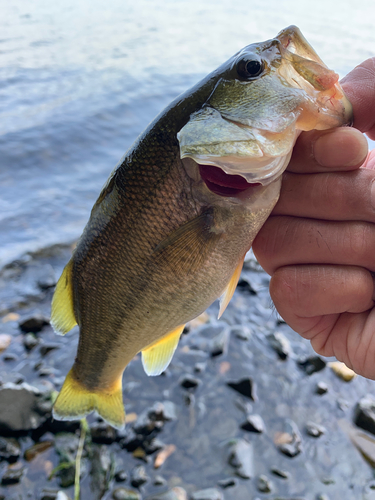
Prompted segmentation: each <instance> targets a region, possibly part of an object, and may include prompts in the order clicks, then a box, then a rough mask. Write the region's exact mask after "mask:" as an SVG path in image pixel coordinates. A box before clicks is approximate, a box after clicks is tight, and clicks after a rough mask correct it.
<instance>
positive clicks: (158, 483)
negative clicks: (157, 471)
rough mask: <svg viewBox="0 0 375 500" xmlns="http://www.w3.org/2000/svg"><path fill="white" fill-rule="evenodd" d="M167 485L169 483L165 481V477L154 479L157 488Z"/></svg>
mask: <svg viewBox="0 0 375 500" xmlns="http://www.w3.org/2000/svg"><path fill="white" fill-rule="evenodd" d="M166 483H167V481H166V480H165V479H164V477H163V476H160V475H158V476H155V478H154V485H155V486H164V484H166Z"/></svg>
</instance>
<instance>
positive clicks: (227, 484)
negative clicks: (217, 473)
mask: <svg viewBox="0 0 375 500" xmlns="http://www.w3.org/2000/svg"><path fill="white" fill-rule="evenodd" d="M217 484H218V486H220V488H223V490H225V489H226V488H231V487H232V486H237V484H238V480H237V479H236V478H234V477H228V479H220V480H219V481H218V482H217Z"/></svg>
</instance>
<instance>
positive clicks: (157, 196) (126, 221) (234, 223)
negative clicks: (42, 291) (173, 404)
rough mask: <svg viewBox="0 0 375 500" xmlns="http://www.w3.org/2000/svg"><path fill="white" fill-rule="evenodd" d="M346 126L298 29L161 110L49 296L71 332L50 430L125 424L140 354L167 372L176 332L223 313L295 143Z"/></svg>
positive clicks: (330, 77)
mask: <svg viewBox="0 0 375 500" xmlns="http://www.w3.org/2000/svg"><path fill="white" fill-rule="evenodd" d="M350 121H351V106H350V103H349V102H348V100H347V99H346V97H345V96H344V94H343V91H342V89H341V87H340V85H339V84H338V75H337V74H336V73H334V72H333V71H331V70H329V69H328V68H327V67H326V66H325V64H324V63H323V62H322V61H321V59H320V58H319V57H318V55H317V54H316V53H315V51H314V50H313V48H312V47H311V46H310V45H309V44H308V42H307V41H306V40H305V39H304V38H303V36H302V34H301V32H300V31H299V30H298V28H296V27H294V26H291V27H289V28H287V29H285V30H283V31H281V32H280V33H279V34H278V35H277V37H276V38H274V39H272V40H268V41H266V42H263V43H255V44H252V45H248V46H247V47H245V48H244V49H243V50H241V51H240V52H238V53H237V54H235V55H234V56H233V57H232V58H230V59H229V60H228V61H227V62H226V63H224V64H223V65H222V66H220V67H219V68H218V69H217V70H216V71H214V72H213V73H211V74H209V75H208V76H207V77H206V78H204V79H203V80H202V81H201V82H199V83H198V84H197V85H195V86H194V87H193V88H192V89H190V90H189V91H187V92H186V93H184V94H182V95H181V96H180V97H178V98H177V99H176V100H175V101H173V102H172V103H171V104H170V105H169V106H168V107H167V108H166V109H165V110H164V111H163V112H162V113H161V114H160V115H159V116H158V117H157V118H156V119H155V120H154V121H153V122H152V123H151V124H150V125H149V126H148V128H147V129H146V130H145V132H144V133H143V134H141V136H140V137H139V138H138V139H137V141H136V142H135V144H134V145H133V146H132V147H131V148H130V149H129V151H128V152H127V153H126V154H125V156H124V157H123V158H122V159H121V161H120V162H119V164H118V166H117V167H116V168H115V170H114V171H113V172H112V174H111V176H110V177H109V179H108V181H107V183H106V184H105V186H104V188H103V190H102V192H101V194H100V196H99V198H98V200H97V202H96V203H95V205H94V207H93V209H92V212H91V217H90V220H89V221H88V223H87V226H86V228H85V230H84V232H83V234H82V236H81V238H80V240H79V242H78V244H77V247H76V249H75V251H74V253H73V255H72V258H71V260H70V261H69V263H68V264H67V265H66V267H65V269H64V271H63V274H62V276H61V277H60V280H59V282H58V284H57V287H56V291H55V294H54V297H53V302H52V325H53V327H54V328H55V330H56V331H57V332H58V333H61V334H65V333H66V332H68V331H69V330H70V329H71V328H73V327H74V326H75V325H76V324H78V325H79V329H80V336H79V345H78V352H77V357H76V359H75V362H74V365H73V367H72V369H71V370H70V372H69V373H68V375H67V377H66V380H65V382H64V385H63V387H62V389H61V392H60V394H59V396H58V398H57V400H56V402H55V405H54V409H53V414H54V416H55V418H57V419H67V420H71V419H79V418H82V417H83V416H84V415H87V414H88V413H90V412H91V411H93V410H96V411H97V412H98V413H99V415H100V416H101V417H102V418H103V419H104V420H106V421H107V422H108V423H110V424H111V425H113V426H115V427H118V428H121V427H123V425H124V422H125V412H124V407H123V401H122V375H123V371H124V369H125V367H126V366H127V364H128V363H129V362H130V360H131V359H132V358H133V357H134V356H135V355H136V354H137V353H139V352H142V362H143V366H144V369H145V371H146V372H147V373H148V374H149V375H158V374H160V373H161V372H163V371H164V370H165V369H166V368H167V366H168V364H169V363H170V361H171V358H172V356H173V353H174V351H175V349H176V347H177V344H178V341H179V338H180V335H181V332H182V330H183V328H184V325H185V324H186V323H187V322H188V321H190V320H192V319H193V318H195V317H197V316H198V315H199V314H201V313H202V312H203V311H204V310H205V309H206V308H207V307H208V306H209V305H210V304H211V303H212V302H214V301H215V300H216V299H217V298H219V297H221V304H220V315H221V314H223V312H224V310H225V308H226V306H227V304H228V302H229V301H230V299H231V297H232V295H233V292H234V289H235V287H236V285H237V281H238V278H239V275H240V272H241V269H242V264H243V260H244V256H245V254H246V252H247V251H248V250H249V249H250V247H251V244H252V241H253V239H254V238H255V236H256V234H257V232H258V231H259V230H260V228H261V226H262V225H263V223H264V222H265V220H266V219H267V217H268V215H269V214H270V212H271V210H272V208H273V207H274V205H275V203H276V201H277V199H278V196H279V192H280V186H281V175H282V172H283V171H284V170H285V168H286V166H287V164H288V162H289V159H290V156H291V153H292V149H293V146H294V143H295V140H296V138H297V136H298V134H299V133H300V132H301V131H303V130H304V131H306V130H312V129H320V130H322V129H328V128H332V127H337V126H340V125H343V124H348V123H349V122H350Z"/></svg>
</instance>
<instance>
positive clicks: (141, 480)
mask: <svg viewBox="0 0 375 500" xmlns="http://www.w3.org/2000/svg"><path fill="white" fill-rule="evenodd" d="M148 480H149V477H148V475H147V474H146V469H145V468H144V466H143V465H137V466H136V467H134V469H133V470H132V473H131V477H130V483H131V485H132V486H134V488H139V487H140V486H142V484H145V483H147V481H148Z"/></svg>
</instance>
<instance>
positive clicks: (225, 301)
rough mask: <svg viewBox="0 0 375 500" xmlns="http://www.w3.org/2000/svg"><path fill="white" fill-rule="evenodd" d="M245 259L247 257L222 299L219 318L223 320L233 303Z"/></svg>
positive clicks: (235, 273)
mask: <svg viewBox="0 0 375 500" xmlns="http://www.w3.org/2000/svg"><path fill="white" fill-rule="evenodd" d="M244 259H245V257H244V258H243V259H241V260H240V262H239V264H238V266H237V267H236V269H235V271H234V273H233V276H232V277H231V279H230V281H229V283H228V285H227V287H226V289H225V290H224V293H223V294H222V296H221V297H220V311H219V315H218V318H221V316H222V315H223V312H224V311H225V309H226V308H227V305H228V304H229V302H230V301H231V298H232V297H233V294H234V291H235V289H236V286H237V283H238V280H239V279H240V275H241V271H242V267H243V261H244Z"/></svg>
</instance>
